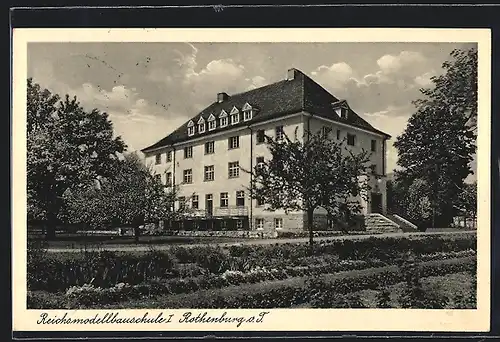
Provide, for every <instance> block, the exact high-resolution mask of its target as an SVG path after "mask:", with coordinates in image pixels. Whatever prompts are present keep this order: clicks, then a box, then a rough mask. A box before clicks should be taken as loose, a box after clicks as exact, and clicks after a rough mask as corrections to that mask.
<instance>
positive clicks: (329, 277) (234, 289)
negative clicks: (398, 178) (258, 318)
mask: <svg viewBox="0 0 500 342" xmlns="http://www.w3.org/2000/svg"><path fill="white" fill-rule="evenodd" d="M467 260H470V258H459V259H449V260H444V261H443V260H434V261H428V262H424V263H421V265H424V264H425V265H435V264H440V263H464V262H466V261H467ZM397 270H398V266H396V265H390V266H384V267H376V268H367V269H362V270H352V271H342V272H337V273H333V274H325V275H322V276H321V278H322V279H324V280H326V281H327V282H331V281H334V280H336V279H343V278H358V277H363V276H369V275H373V274H378V273H382V272H385V271H397ZM446 277H447V276H444V277H431V278H428V279H431V280H430V281H431V282H433V283H434V284H437V285H438V286H441V287H442V288H444V289H446V286H445V285H446V284H445V283H446V282H447V281H448V280H446V279H445V280H442V278H446ZM308 278H310V277H307V276H304V277H294V278H288V279H285V280H274V281H264V282H260V283H255V284H243V285H236V286H227V287H224V288H221V289H209V290H198V291H195V292H191V293H187V294H178V295H166V296H160V297H155V298H141V299H134V300H129V301H127V302H121V303H114V304H109V305H105V306H98V307H96V308H99V309H137V308H141V309H154V308H189V307H190V306H191V304H194V303H197V302H200V300H202V299H203V298H210V297H217V296H222V297H224V296H229V295H232V294H235V293H240V294H242V293H244V294H246V295H253V294H257V293H263V292H268V291H270V290H271V289H279V288H281V287H285V286H289V287H294V288H300V287H303V286H304V283H305V281H306V280H307V279H308ZM432 278H437V279H438V280H434V279H432ZM439 281H440V282H439ZM457 281H460V278H458V280H457ZM456 284H459V283H456ZM398 286H400V287H402V284H396V285H394V286H393V287H391V293H392V292H394V293H395V296H397V293H398V292H397V291H399V290H398ZM361 292H362V291H361ZM450 294H455V293H453V292H451V291H450ZM369 295H371V292H369V291H368V292H366V293H364V297H367V296H368V297H367V298H368V299H366V300H367V301H368V302H370V300H371V299H370V298H371V297H370V296H369ZM394 298H396V297H394ZM306 307H307V306H306ZM372 307H376V306H372Z"/></svg>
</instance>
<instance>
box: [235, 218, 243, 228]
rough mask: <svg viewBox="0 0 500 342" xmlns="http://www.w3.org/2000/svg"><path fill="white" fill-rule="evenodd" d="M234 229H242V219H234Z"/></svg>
mask: <svg viewBox="0 0 500 342" xmlns="http://www.w3.org/2000/svg"><path fill="white" fill-rule="evenodd" d="M236 229H237V230H242V229H243V220H237V221H236Z"/></svg>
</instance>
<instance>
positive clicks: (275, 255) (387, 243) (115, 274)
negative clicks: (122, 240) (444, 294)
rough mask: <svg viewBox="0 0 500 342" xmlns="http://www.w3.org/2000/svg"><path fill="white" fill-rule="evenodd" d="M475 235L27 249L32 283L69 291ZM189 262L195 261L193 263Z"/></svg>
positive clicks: (467, 245)
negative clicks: (144, 249)
mask: <svg viewBox="0 0 500 342" xmlns="http://www.w3.org/2000/svg"><path fill="white" fill-rule="evenodd" d="M475 249H476V240H475V236H474V235H472V236H471V235H469V236H461V237H456V238H453V239H450V238H442V237H433V236H432V237H426V238H421V239H407V238H374V237H371V238H367V239H363V240H323V241H322V243H321V244H317V245H314V248H313V251H312V255H311V250H310V248H309V246H307V245H306V244H289V243H288V244H276V245H271V246H269V245H265V246H264V245H261V246H255V245H254V246H251V245H250V246H230V247H229V248H228V249H223V248H221V247H210V246H203V247H192V248H186V247H176V248H175V247H174V248H172V249H171V250H170V251H161V252H160V251H155V250H151V251H150V252H148V253H142V254H137V253H130V254H127V253H119V254H118V253H115V252H109V251H99V252H98V251H90V252H82V253H72V255H71V256H70V257H68V258H66V257H65V258H60V257H58V256H57V255H56V254H57V253H46V251H45V252H44V251H43V250H40V249H37V248H30V249H29V250H28V269H27V276H28V288H29V289H30V290H46V291H52V292H55V291H64V290H66V289H67V288H68V287H70V286H74V285H83V284H87V283H90V282H92V283H93V284H94V285H96V286H99V287H110V286H113V285H114V284H117V283H122V282H123V283H129V284H140V283H143V282H147V281H151V280H156V279H172V278H179V277H185V276H191V275H200V274H205V273H211V274H222V273H224V272H225V271H228V270H237V271H243V272H247V271H249V270H250V269H251V268H252V267H268V268H283V267H287V266H288V265H291V266H298V265H308V264H311V263H312V264H314V263H318V262H321V261H323V260H326V261H328V262H331V261H332V257H333V259H335V258H337V259H340V260H378V261H381V262H387V263H394V262H398V261H401V260H403V259H404V258H406V254H407V253H408V252H412V253H415V254H416V255H422V254H432V253H445V254H446V253H455V252H460V251H464V250H472V251H473V250H475ZM184 264H194V265H195V266H193V265H191V266H188V267H185V266H181V265H184Z"/></svg>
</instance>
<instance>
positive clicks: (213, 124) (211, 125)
mask: <svg viewBox="0 0 500 342" xmlns="http://www.w3.org/2000/svg"><path fill="white" fill-rule="evenodd" d="M207 121H208V130H209V131H213V130H214V129H215V128H216V127H217V121H215V116H214V115H213V114H210V116H209V117H208V119H207Z"/></svg>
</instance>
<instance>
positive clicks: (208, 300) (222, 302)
mask: <svg viewBox="0 0 500 342" xmlns="http://www.w3.org/2000/svg"><path fill="white" fill-rule="evenodd" d="M475 264H476V258H475V257H468V258H460V259H451V260H440V261H431V262H426V263H423V264H421V265H420V266H418V269H419V276H421V277H429V276H438V275H445V274H449V273H457V272H463V271H469V270H470V269H471V268H474V267H475ZM345 265H347V264H345ZM356 265H357V266H356ZM348 268H350V269H360V263H359V262H358V263H353V264H351V265H350V266H349V267H345V269H348ZM338 270H339V269H338ZM276 274H278V273H276ZM319 274H321V273H319V272H318V273H315V272H309V273H308V277H309V279H310V280H309V281H306V283H304V282H298V283H297V284H298V285H295V286H292V285H280V286H275V287H272V288H267V287H266V286H263V288H262V289H261V290H260V291H257V292H253V293H251V292H248V291H244V290H245V289H244V288H239V287H235V288H232V289H231V291H230V292H228V291H223V290H220V289H221V288H223V287H226V286H229V285H231V283H233V284H234V283H236V284H242V283H245V282H258V281H261V279H260V278H259V277H254V278H251V276H249V275H247V276H246V277H247V279H233V282H231V281H228V279H227V278H226V279H224V278H221V277H215V276H212V278H210V277H209V278H203V279H199V281H198V282H197V281H196V280H194V279H189V280H182V281H178V282H172V283H169V284H162V283H155V284H144V285H139V286H130V285H127V284H118V285H117V286H115V287H112V288H108V289H103V288H95V287H93V286H84V287H79V288H71V289H69V290H68V292H67V294H66V299H65V300H61V299H59V300H58V301H57V303H58V304H59V305H61V304H63V303H64V307H66V308H82V307H102V306H103V305H108V304H113V303H118V302H121V301H124V300H133V299H138V298H143V297H145V296H154V295H161V294H175V293H177V294H179V293H183V292H193V291H195V292H194V293H192V294H191V295H185V296H184V297H180V298H179V297H178V296H171V297H170V298H169V297H167V298H166V301H162V303H161V305H162V307H167V308H188V307H189V308H206V309H210V308H283V307H292V306H295V305H300V304H303V303H308V302H311V301H312V303H313V304H314V303H316V304H314V305H316V306H318V305H319V304H318V303H320V302H324V303H330V304H324V305H334V303H337V304H338V298H337V296H338V295H339V294H340V295H347V294H350V293H353V292H356V291H360V290H365V289H377V288H379V287H387V286H390V285H393V284H396V283H399V282H402V281H405V280H406V277H407V275H406V274H405V272H402V270H401V269H400V268H399V267H396V266H392V267H385V268H382V269H366V270H363V271H359V272H358V274H351V275H349V276H347V277H346V276H345V275H344V276H343V277H338V278H335V279H334V280H333V281H328V276H323V277H318V275H319ZM262 279H263V280H265V279H269V278H265V277H263V278H262ZM273 279H279V277H276V275H273ZM271 284H272V283H271ZM208 288H217V289H219V290H213V291H210V295H207V293H206V292H205V291H203V290H204V289H208ZM242 289H243V291H242ZM218 291H223V292H224V294H222V293H220V292H218ZM30 296H31V297H28V299H29V303H30V305H36V306H38V307H30V308H44V307H43V306H42V305H43V303H41V302H40V301H38V302H37V301H36V300H35V299H33V298H36V294H35V293H31V294H30ZM176 297H177V298H176ZM30 298H31V299H30ZM318 298H321V300H319V302H318ZM332 303H333V304H332ZM48 305H49V306H50V305H53V303H52V304H50V302H49V303H48ZM335 305H336V304H335ZM350 305H354V304H353V303H351V304H350ZM319 306H321V305H319Z"/></svg>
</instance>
